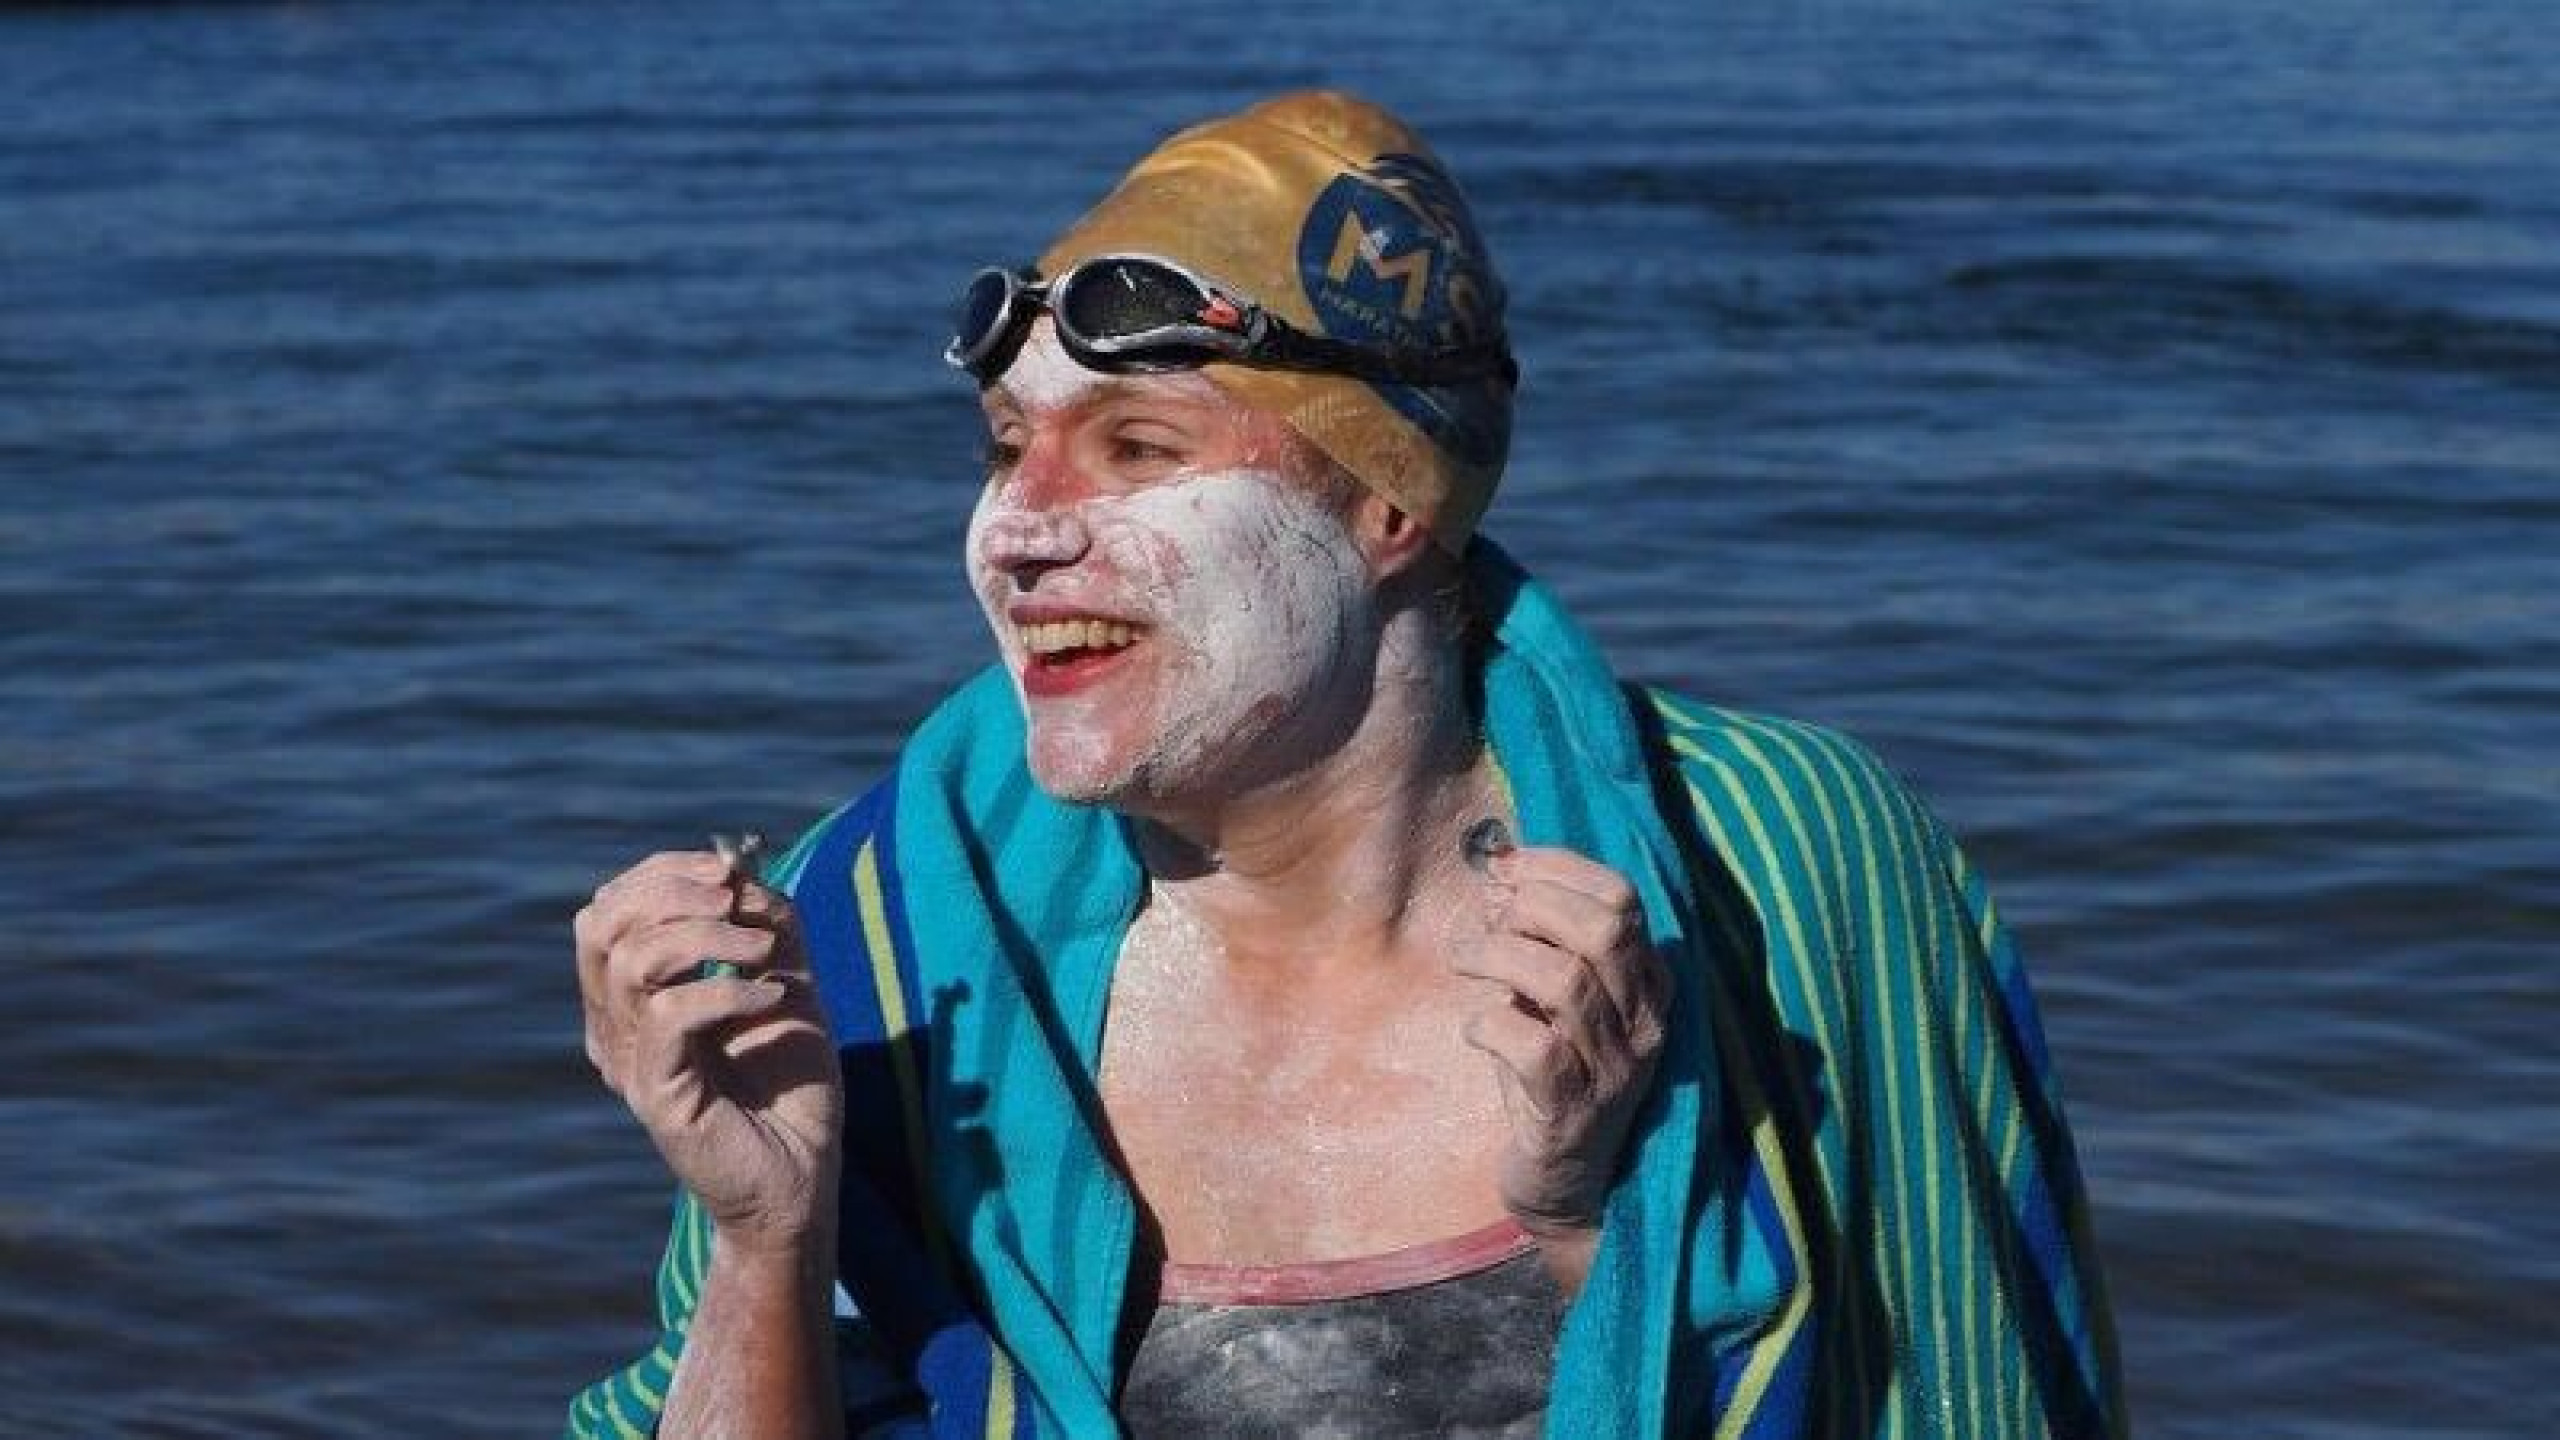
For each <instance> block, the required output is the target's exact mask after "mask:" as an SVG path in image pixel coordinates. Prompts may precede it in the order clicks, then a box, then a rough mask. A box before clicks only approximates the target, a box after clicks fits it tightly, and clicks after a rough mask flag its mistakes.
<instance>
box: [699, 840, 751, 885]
mask: <svg viewBox="0 0 2560 1440" xmlns="http://www.w3.org/2000/svg"><path fill="white" fill-rule="evenodd" d="M711 853H712V854H714V855H717V856H719V857H720V863H721V864H723V865H725V866H727V867H728V869H729V874H728V882H729V883H731V884H735V883H737V882H738V881H740V880H756V879H761V878H763V877H762V876H761V874H760V873H759V871H760V869H761V866H762V864H763V861H764V837H763V836H762V835H759V834H757V833H756V832H755V831H753V830H748V831H743V832H741V833H740V834H739V836H738V837H737V838H736V839H734V840H732V839H730V838H729V837H728V836H726V835H714V836H712V837H711Z"/></svg>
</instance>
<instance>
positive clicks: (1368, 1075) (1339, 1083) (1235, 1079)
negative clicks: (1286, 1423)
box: [1101, 957, 1505, 1264]
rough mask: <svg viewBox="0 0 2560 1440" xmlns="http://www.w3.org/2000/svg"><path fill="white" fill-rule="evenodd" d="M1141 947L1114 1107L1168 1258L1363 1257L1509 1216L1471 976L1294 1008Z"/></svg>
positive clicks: (1497, 1112)
mask: <svg viewBox="0 0 2560 1440" xmlns="http://www.w3.org/2000/svg"><path fill="white" fill-rule="evenodd" d="M1135 958H1138V959H1139V960H1140V961H1141V963H1139V964H1136V965H1131V964H1127V963H1124V965H1123V966H1122V968H1121V972H1120V974H1119V975H1118V976H1116V977H1115V979H1114V983H1113V988H1112V999H1111V1010H1110V1020H1109V1023H1108V1025H1107V1027H1106V1029H1105V1032H1104V1041H1103V1055H1102V1076H1101V1080H1102V1100H1103V1111H1104V1115H1105V1117H1106V1119H1107V1121H1108V1123H1109V1129H1110V1132H1111V1139H1112V1142H1113V1144H1114V1146H1115V1148H1116V1149H1117V1151H1118V1154H1119V1159H1120V1161H1121V1163H1122V1165H1123V1166H1124V1167H1125V1168H1126V1170H1127V1172H1128V1175H1129V1178H1130V1181H1131V1183H1132V1184H1133V1185H1134V1186H1135V1187H1136V1189H1137V1191H1138V1193H1139V1196H1140V1198H1141V1199H1142V1200H1143V1201H1144V1202H1145V1205H1146V1208H1147V1210H1148V1213H1149V1215H1150V1217H1151V1219H1152V1220H1153V1221H1154V1223H1155V1227H1156V1228H1157V1230H1158V1232H1159V1235H1160V1237H1161V1242H1162V1244H1163V1247H1164V1249H1165V1252H1166V1254H1167V1255H1168V1256H1170V1257H1171V1258H1173V1259H1175V1260H1178V1261H1196V1262H1206V1263H1228V1264H1257V1263H1259V1264H1280V1263H1289V1262H1295V1261H1303V1260H1316V1259H1330V1258H1339V1257H1343V1256H1350V1255H1365V1254H1372V1253H1377V1252H1380V1251H1385V1250H1392V1249H1396V1248H1399V1247H1402V1246H1406V1245H1414V1244H1421V1243H1425V1242H1429V1241H1433V1240H1439V1239H1443V1238H1446V1237H1448V1236H1450V1235H1453V1234H1458V1233H1462V1232H1464V1231H1466V1230H1469V1229H1472V1228H1475V1227H1477V1226H1480V1225H1482V1224H1484V1223H1485V1222H1486V1221H1488V1220H1491V1219H1495V1218H1498V1217H1500V1215H1501V1214H1502V1210H1501V1206H1500V1201H1499V1198H1498V1191H1497V1189H1496V1173H1497V1167H1498V1165H1499V1162H1500V1158H1501V1148H1502V1143H1503V1140H1504V1136H1505V1131H1504V1122H1503V1116H1502V1110H1501V1096H1500V1092H1499V1090H1498V1089H1497V1087H1496V1084H1495V1080H1494V1074H1493V1070H1492V1068H1491V1064H1492V1062H1491V1061H1490V1060H1489V1059H1487V1057H1485V1056H1484V1055H1482V1054H1481V1053H1479V1052H1477V1051H1476V1050H1474V1049H1473V1048H1471V1047H1470V1046H1468V1045H1467V1044H1466V1042H1465V1039H1464V1038H1463V1033H1462V1032H1463V1027H1464V1025H1465V1022H1466V1019H1467V1013H1468V1012H1467V1008H1466V1007H1467V1006H1468V1004H1469V1003H1471V1002H1472V1001H1473V1000H1474V998H1475V997H1474V996H1473V995H1472V993H1471V989H1470V987H1468V986H1467V984H1466V982H1464V981H1461V980H1458V979H1456V978H1455V977H1449V978H1448V979H1446V980H1445V981H1443V980H1440V979H1437V978H1426V979H1425V980H1423V981H1422V982H1421V983H1417V984H1406V985H1379V986H1376V987H1373V988H1369V989H1365V990H1361V989H1355V990H1354V991H1352V992H1351V993H1336V994H1333V995H1331V996H1328V997H1326V998H1324V999H1321V1000H1315V999H1310V1000H1309V1001H1308V1002H1307V1003H1305V1004H1302V1005H1292V1004H1290V1003H1288V1001H1287V998H1286V997H1285V995H1283V996H1274V995H1273V994H1271V993H1270V992H1269V991H1267V990H1257V991H1255V992H1254V993H1251V994H1247V993H1245V992H1244V991H1242V990H1241V989H1240V988H1239V987H1237V986H1234V985H1230V984H1228V983H1226V982H1225V981H1224V980H1223V979H1222V978H1221V977H1219V976H1218V975H1216V974H1215V973H1211V972H1206V971H1202V972H1184V971H1181V970H1179V969H1178V968H1175V967H1170V966H1166V965H1164V964H1162V963H1161V962H1162V958H1163V957H1135Z"/></svg>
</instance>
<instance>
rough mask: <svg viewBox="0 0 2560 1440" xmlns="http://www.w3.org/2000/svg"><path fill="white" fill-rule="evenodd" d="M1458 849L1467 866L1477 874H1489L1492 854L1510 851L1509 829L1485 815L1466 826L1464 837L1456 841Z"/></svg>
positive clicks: (1506, 853) (1508, 852)
mask: <svg viewBox="0 0 2560 1440" xmlns="http://www.w3.org/2000/svg"><path fill="white" fill-rule="evenodd" d="M1458 850H1459V853H1460V854H1463V855H1465V856H1466V857H1467V866H1468V868H1470V869H1472V870H1474V871H1475V872H1476V873H1477V874H1479V875H1484V874H1489V873H1491V867H1492V864H1493V857H1494V856H1496V855H1508V854H1510V853H1511V850H1512V845H1511V829H1510V827H1509V826H1507V825H1504V824H1503V823H1502V822H1501V821H1500V820H1497V819H1495V818H1494V817H1492V816H1490V815H1487V816H1486V817H1484V818H1483V819H1481V820H1479V821H1477V822H1476V823H1474V824H1473V825H1470V826H1468V827H1467V834H1466V838H1465V839H1463V840H1461V841H1459V842H1458Z"/></svg>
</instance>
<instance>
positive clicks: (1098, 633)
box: [1021, 620, 1138, 655]
mask: <svg viewBox="0 0 2560 1440" xmlns="http://www.w3.org/2000/svg"><path fill="white" fill-rule="evenodd" d="M1021 635H1022V648H1023V649H1025V650H1028V651H1030V652H1031V653H1032V654H1034V655H1055V654H1057V653H1058V652H1060V651H1062V650H1117V649H1119V648H1121V647H1122V646H1124V645H1127V644H1128V643H1129V642H1131V641H1132V640H1135V639H1137V638H1138V632H1137V630H1136V629H1135V628H1134V627H1132V626H1128V625H1123V624H1120V623H1119V622H1117V621H1113V620H1051V621H1047V622H1045V623H1043V624H1038V625H1025V626H1023V627H1021Z"/></svg>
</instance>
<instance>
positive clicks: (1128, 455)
mask: <svg viewBox="0 0 2560 1440" xmlns="http://www.w3.org/2000/svg"><path fill="white" fill-rule="evenodd" d="M1111 458H1112V459H1114V460H1117V461H1119V462H1120V463H1121V464H1124V465H1161V464H1169V463H1171V462H1173V461H1176V460H1179V459H1181V458H1182V454H1181V452H1180V451H1177V450H1175V449H1174V448H1173V447H1172V446H1170V445H1166V444H1162V443H1160V442H1158V441H1155V440H1151V439H1148V438H1146V437H1144V436H1138V435H1115V436H1113V437H1112V438H1111Z"/></svg>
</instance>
